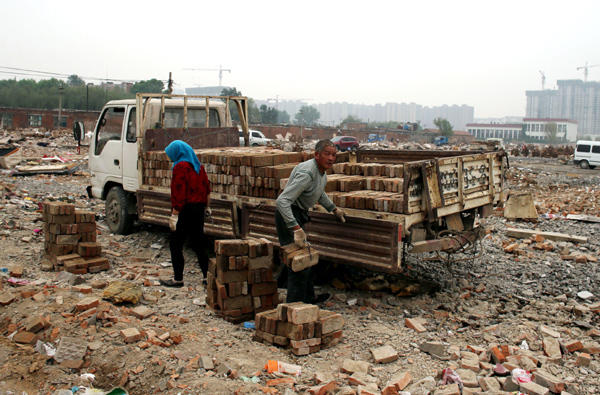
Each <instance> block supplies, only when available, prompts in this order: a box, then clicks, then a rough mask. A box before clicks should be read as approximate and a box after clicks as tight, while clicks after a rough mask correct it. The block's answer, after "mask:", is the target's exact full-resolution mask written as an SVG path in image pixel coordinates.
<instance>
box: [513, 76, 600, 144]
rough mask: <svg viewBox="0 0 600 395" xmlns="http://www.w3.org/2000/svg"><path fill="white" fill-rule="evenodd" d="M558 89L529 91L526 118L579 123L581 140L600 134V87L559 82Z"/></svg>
mask: <svg viewBox="0 0 600 395" xmlns="http://www.w3.org/2000/svg"><path fill="white" fill-rule="evenodd" d="M557 86H558V89H554V90H551V89H545V90H541V91H526V92H525V95H526V96H527V109H526V115H525V117H526V118H541V119H544V118H550V119H569V120H574V121H577V129H578V133H579V135H580V136H586V135H589V136H593V135H599V134H600V83H599V82H597V81H588V82H584V81H582V80H558V81H557Z"/></svg>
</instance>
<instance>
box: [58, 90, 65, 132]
mask: <svg viewBox="0 0 600 395" xmlns="http://www.w3.org/2000/svg"><path fill="white" fill-rule="evenodd" d="M63 89H65V88H63V87H62V86H60V87H58V128H59V129H60V124H61V121H62V91H63Z"/></svg>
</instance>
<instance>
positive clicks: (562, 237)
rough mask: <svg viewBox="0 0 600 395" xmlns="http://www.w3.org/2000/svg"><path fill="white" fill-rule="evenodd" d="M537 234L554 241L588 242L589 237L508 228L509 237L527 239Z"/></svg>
mask: <svg viewBox="0 0 600 395" xmlns="http://www.w3.org/2000/svg"><path fill="white" fill-rule="evenodd" d="M535 235H539V236H542V237H543V238H544V239H547V240H552V241H570V242H571V243H587V242H588V238H587V237H582V236H572V235H568V234H566V233H557V232H540V231H535V230H529V229H517V228H508V229H507V230H506V236H507V237H515V238H518V239H525V238H529V237H532V236H535Z"/></svg>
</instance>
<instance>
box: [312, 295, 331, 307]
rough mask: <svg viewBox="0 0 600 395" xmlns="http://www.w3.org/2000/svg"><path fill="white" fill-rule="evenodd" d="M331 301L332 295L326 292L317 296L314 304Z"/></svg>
mask: <svg viewBox="0 0 600 395" xmlns="http://www.w3.org/2000/svg"><path fill="white" fill-rule="evenodd" d="M329 299H331V294H330V293H328V292H324V293H322V294H319V295H317V297H316V298H315V301H314V303H313V304H321V303H325V302H327V301H328V300H329Z"/></svg>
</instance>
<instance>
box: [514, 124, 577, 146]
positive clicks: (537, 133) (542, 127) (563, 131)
mask: <svg viewBox="0 0 600 395" xmlns="http://www.w3.org/2000/svg"><path fill="white" fill-rule="evenodd" d="M523 123H524V124H525V128H524V132H525V135H526V136H529V137H531V138H534V139H538V140H544V139H547V138H548V128H547V125H548V124H549V123H554V124H556V138H557V139H558V140H562V141H571V142H575V141H577V129H578V127H577V126H578V125H577V121H575V120H573V119H560V118H525V119H523Z"/></svg>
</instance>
